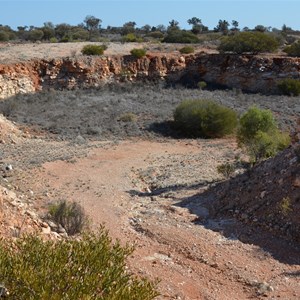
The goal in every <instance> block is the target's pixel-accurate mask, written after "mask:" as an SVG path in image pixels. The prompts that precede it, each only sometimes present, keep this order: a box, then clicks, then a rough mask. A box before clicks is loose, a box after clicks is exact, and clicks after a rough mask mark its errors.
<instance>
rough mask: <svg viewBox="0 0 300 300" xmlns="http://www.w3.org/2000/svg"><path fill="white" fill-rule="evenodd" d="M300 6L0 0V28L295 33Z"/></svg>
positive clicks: (298, 0) (268, 0)
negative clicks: (92, 21)
mask: <svg viewBox="0 0 300 300" xmlns="http://www.w3.org/2000/svg"><path fill="white" fill-rule="evenodd" d="M299 12H300V0H286V1H282V0H262V1H259V0H252V1H249V0H228V1H227V0H210V1H209V0H198V1H189V0H186V1H183V0H182V1H179V0H177V1H176V0H135V1H127V0H118V1H117V0H110V1H104V0H85V1H82V0H60V1H57V0H31V1H26V0H19V1H14V0H0V24H3V25H9V26H11V27H12V28H13V29H16V27H17V26H24V25H28V26H30V25H34V26H42V25H43V23H44V22H47V21H51V22H53V23H54V24H59V23H69V24H71V25H77V24H79V23H81V22H83V20H84V18H85V16H87V15H93V16H95V17H97V18H100V19H101V20H102V27H104V28H106V26H107V25H111V26H122V25H123V24H124V23H125V22H128V21H134V22H136V23H137V26H138V27H141V26H143V25H145V24H149V25H151V26H155V25H158V24H164V25H168V22H169V21H170V20H172V19H175V20H177V21H179V25H180V26H181V27H182V28H189V25H188V24H187V20H188V19H189V18H191V17H198V18H200V19H201V20H202V22H203V24H204V25H206V26H208V27H209V28H210V29H213V27H215V26H216V25H217V23H218V20H219V19H222V20H223V19H225V20H228V21H229V22H231V21H232V20H237V21H238V22H239V24H240V28H243V27H245V26H248V27H249V28H253V27H255V26H256V25H264V26H267V27H268V26H271V27H276V28H281V26H282V25H283V24H286V25H287V26H290V27H292V28H293V29H299V30H300V16H299V14H300V13H299Z"/></svg>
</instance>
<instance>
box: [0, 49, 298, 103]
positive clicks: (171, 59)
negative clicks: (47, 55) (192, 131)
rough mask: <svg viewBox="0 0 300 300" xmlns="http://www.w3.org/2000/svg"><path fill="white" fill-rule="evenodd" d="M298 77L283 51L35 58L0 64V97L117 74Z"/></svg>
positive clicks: (239, 83)
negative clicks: (270, 53) (275, 54)
mask: <svg viewBox="0 0 300 300" xmlns="http://www.w3.org/2000/svg"><path fill="white" fill-rule="evenodd" d="M299 77H300V59H299V58H292V57H285V56H276V57H272V56H254V55H224V54H205V53H199V54H195V55H187V56H182V55H179V56H174V55H148V56H146V57H143V58H140V59H136V58H134V57H132V56H131V55H125V56H111V57H105V56H103V57H83V56H82V57H80V58H63V59H53V60H35V61H30V62H26V63H18V64H14V65H0V99H1V98H2V99H4V98H7V97H9V96H12V95H15V94H18V93H28V92H35V91H38V90H41V89H44V88H50V87H51V88H55V89H63V88H67V89H72V88H88V87H96V86H99V85H100V84H103V83H108V82H115V81H122V80H130V81H134V80H150V81H156V80H160V79H164V80H167V81H169V82H172V83H177V82H183V83H185V84H190V85H193V84H195V83H197V82H198V81H200V80H204V81H206V82H207V83H212V84H216V85H222V86H225V87H228V88H237V89H242V90H247V91H250V92H262V93H275V92H276V91H277V82H278V81H279V80H281V79H283V78H299Z"/></svg>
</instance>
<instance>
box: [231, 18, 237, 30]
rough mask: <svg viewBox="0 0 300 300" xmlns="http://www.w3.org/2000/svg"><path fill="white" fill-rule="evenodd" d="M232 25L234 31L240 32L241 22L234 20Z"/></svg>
mask: <svg viewBox="0 0 300 300" xmlns="http://www.w3.org/2000/svg"><path fill="white" fill-rule="evenodd" d="M231 25H232V28H231V30H232V31H239V22H238V21H235V20H232V21H231Z"/></svg>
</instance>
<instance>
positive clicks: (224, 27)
mask: <svg viewBox="0 0 300 300" xmlns="http://www.w3.org/2000/svg"><path fill="white" fill-rule="evenodd" d="M214 31H215V32H222V33H223V34H224V35H226V34H228V31H229V23H228V22H227V21H226V20H219V22H218V25H217V26H216V27H215V28H214Z"/></svg>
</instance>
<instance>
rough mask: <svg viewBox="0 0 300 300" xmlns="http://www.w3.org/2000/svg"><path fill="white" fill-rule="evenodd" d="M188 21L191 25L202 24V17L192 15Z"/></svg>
mask: <svg viewBox="0 0 300 300" xmlns="http://www.w3.org/2000/svg"><path fill="white" fill-rule="evenodd" d="M187 22H188V24H189V25H193V26H195V25H201V24H202V21H201V19H199V18H197V17H192V18H191V19H188V20H187Z"/></svg>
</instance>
